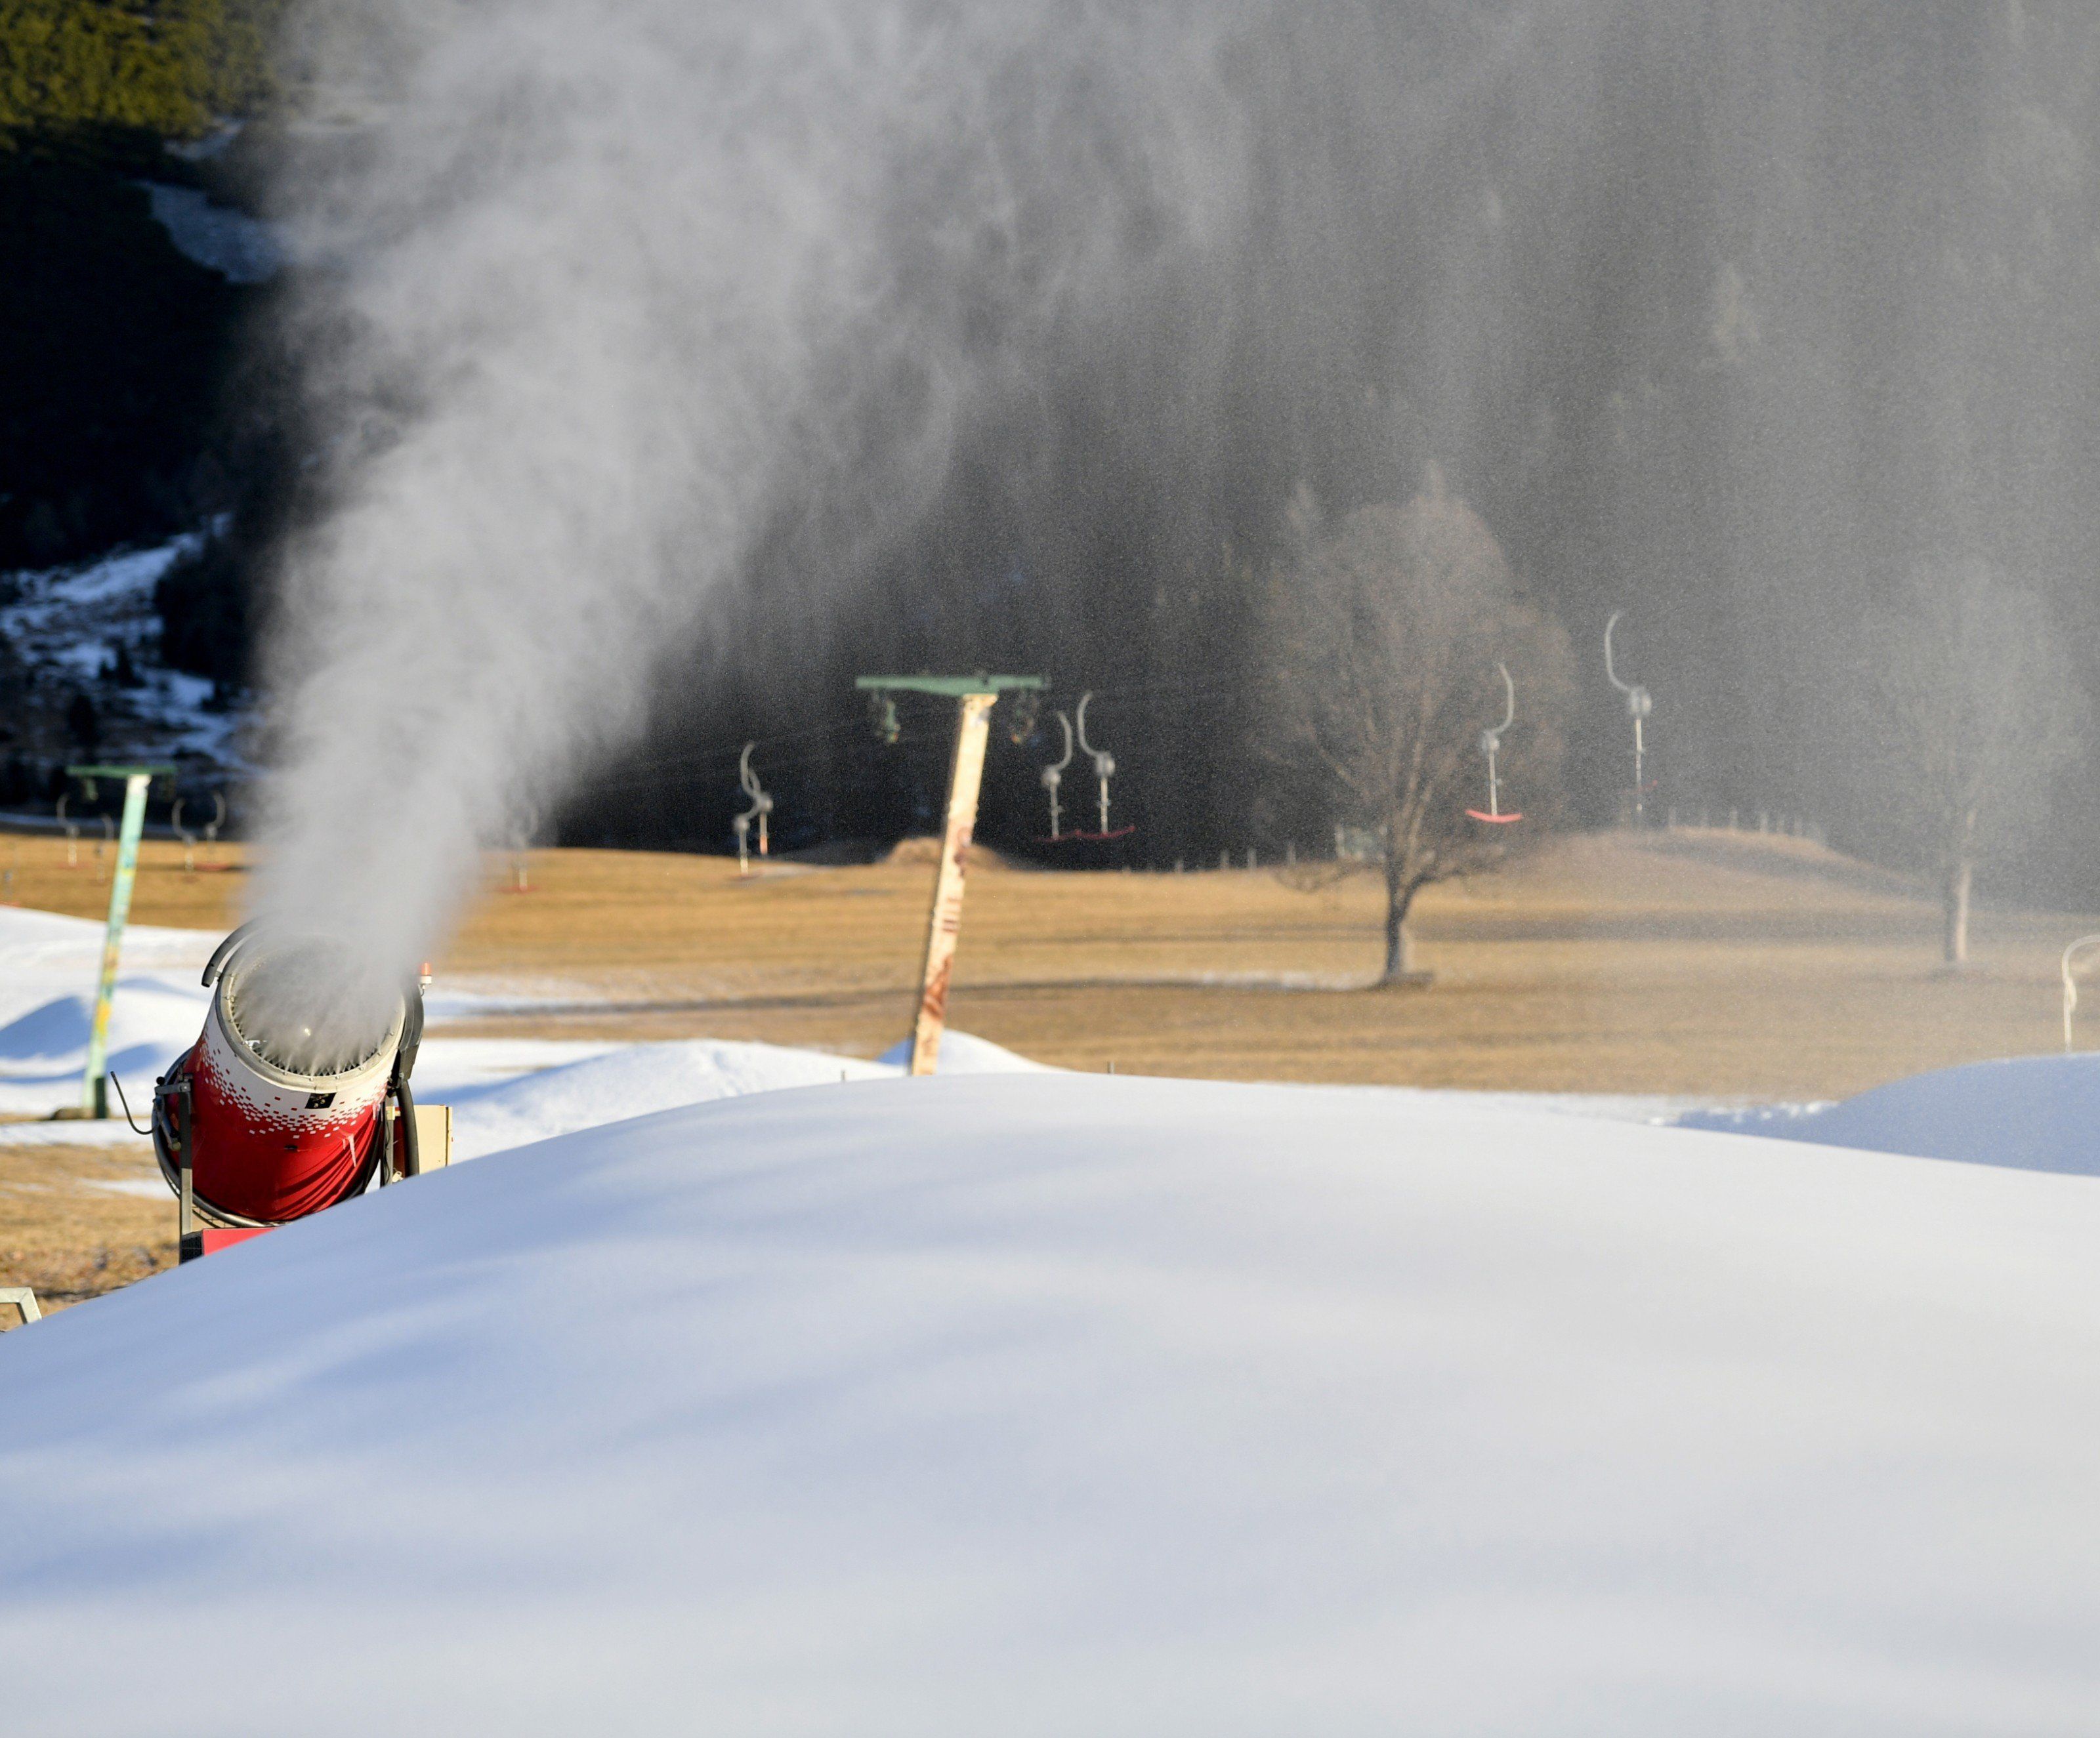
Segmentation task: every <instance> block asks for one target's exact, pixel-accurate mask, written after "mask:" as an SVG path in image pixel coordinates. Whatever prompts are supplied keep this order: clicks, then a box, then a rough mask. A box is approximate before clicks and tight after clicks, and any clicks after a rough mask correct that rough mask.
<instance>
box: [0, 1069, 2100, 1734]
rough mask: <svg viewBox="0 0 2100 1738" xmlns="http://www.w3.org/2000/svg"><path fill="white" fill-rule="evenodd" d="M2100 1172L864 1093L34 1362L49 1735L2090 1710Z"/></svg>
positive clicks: (30, 1379) (1971, 1716)
mask: <svg viewBox="0 0 2100 1738" xmlns="http://www.w3.org/2000/svg"><path fill="white" fill-rule="evenodd" d="M2096 1246H2100V1186H2096V1185H2095V1184H2093V1183H2090V1182H2089V1181H2087V1180H2083V1179H2079V1178H2068V1177H2059V1176H2040V1175H2036V1174H2034V1173H2032V1172H2018V1171H2001V1170H1992V1169H1988V1168H1984V1167H1974V1166H1958V1165H1941V1164H1936V1163H1933V1162H1929V1161H1919V1160H1913V1159H1907V1158H1890V1157H1886V1156H1882V1155H1878V1154H1861V1153H1841V1152H1833V1151H1829V1150H1824V1149H1810V1148H1806V1147H1789V1146H1785V1145H1772V1144H1769V1143H1761V1142H1753V1141H1748V1140H1740V1139H1737V1138H1735V1137H1732V1136H1717V1135H1708V1134H1697V1133H1687V1132H1685V1131H1680V1130H1675V1129H1667V1128H1644V1127H1630V1126H1626V1125H1619V1124H1611V1123H1600V1122H1593V1121H1584V1120H1581V1119H1577V1118H1566V1117H1554V1116H1544V1115H1535V1114H1522V1113H1517V1112H1512V1111H1499V1110H1492V1109H1483V1108H1481V1107H1479V1106H1477V1105H1472V1106H1468V1105H1436V1104H1430V1103H1423V1104H1416V1105H1410V1106H1408V1107H1406V1108H1405V1109H1404V1110H1397V1109H1396V1107H1395V1106H1394V1105H1392V1103H1391V1102H1389V1101H1380V1100H1379V1099H1376V1098H1374V1097H1372V1096H1368V1095H1363V1094H1350V1093H1344V1092H1326V1091H1322V1090H1318V1089H1309V1088H1290V1087H1223V1086H1216V1085H1211V1084H1206V1083H1177V1082H1162V1081H1149V1080H1140V1079H1127V1078H1126V1079H1106V1078H1103V1077H1100V1076H1078V1075H1054V1074H1044V1075H1010V1076H1007V1077H1004V1078H997V1079H995V1078H975V1079H971V1078H957V1079H946V1080H930V1081H885V1082H876V1083H868V1084H866V1085H849V1086H840V1085H836V1084H832V1085H827V1086H825V1087H821V1088H818V1089H817V1090H814V1091H806V1092H773V1093H768V1094H765V1095H762V1096H755V1097H747V1098H741V1099H735V1100H729V1101H722V1102H720V1103H717V1104H713V1105H704V1106H699V1107H696V1108H693V1109H683V1110H679V1111H675V1112H671V1113H668V1114H663V1115H660V1116H656V1117H652V1118H646V1119H644V1120H641V1121H637V1122H633V1123H624V1124H620V1125H616V1126H614V1127H606V1128H601V1129H597V1130H594V1131H590V1132H589V1133H586V1134H581V1135H577V1136H569V1137H567V1138H564V1139H562V1140H555V1141H551V1142H548V1143H546V1144H544V1145H539V1146H536V1147H533V1148H529V1149H525V1150H523V1151H522V1152H519V1153H517V1154H512V1155H510V1157H508V1158H505V1159H504V1160H503V1161H501V1162H495V1163H488V1164H476V1165H469V1166H464V1167H459V1168H457V1169H455V1170H452V1171H447V1172H443V1173H441V1174H439V1175H436V1176H431V1177H430V1178H427V1179H425V1180H421V1181H419V1182H417V1183H414V1184H408V1185H407V1186H404V1187H402V1188H399V1189H389V1190H387V1191H386V1192H385V1193H382V1194H380V1195H378V1196H377V1197H373V1198H368V1199H365V1200H362V1201H360V1202H354V1203H351V1204H350V1205H349V1206H344V1207H342V1208H339V1209H337V1210H336V1211H332V1212H330V1213H328V1214H324V1215H321V1216H320V1218H318V1219H315V1220H311V1221H308V1222H306V1223H304V1224H298V1225H295V1226H293V1227H291V1228H289V1229H285V1230H281V1231H278V1232H274V1233H271V1234H270V1235H269V1236H267V1237H262V1238H261V1239H258V1240H257V1241H256V1242H251V1243H248V1244H245V1245H243V1246H240V1247H238V1248H236V1249H234V1250H232V1251H228V1252H227V1253H224V1254H222V1255H214V1256H213V1257H211V1258H210V1259H208V1260H206V1261H205V1262H203V1263H201V1264H196V1265H193V1266H192V1267H190V1268H184V1269H183V1270H181V1271H179V1272H177V1273H170V1274H167V1275H164V1276H162V1277H158V1278H156V1279H152V1280H149V1281H146V1282H144V1283H143V1284H141V1285H139V1286H134V1287H131V1288H130V1289H129V1290H125V1291H123V1292H121V1293H118V1294H117V1295H113V1296H111V1297H108V1298H106V1299H101V1300H99V1301H97V1302H95V1303H88V1304H86V1305H83V1306H82V1307H81V1308H77V1309H74V1310H70V1311H68V1312H65V1313H64V1315H62V1316H60V1317H55V1318H54V1319H52V1320H51V1321H46V1322H45V1323H43V1324H42V1325H40V1326H36V1327H34V1328H30V1329H26V1330H21V1331H20V1332H16V1333H11V1334H6V1335H4V1336H0V1395H4V1396H5V1398H6V1406H5V1427H4V1429H0V1685H4V1686H5V1687H6V1706H7V1716H6V1726H7V1731H8V1732H9V1734H10V1735H11V1738H33V1735H46V1734H48V1735H59V1734H65V1735H68V1738H70V1735H73V1734H77V1733H79V1732H82V1731H126V1732H129V1731H139V1732H145V1731H150V1732H153V1733H155V1734H158V1735H176V1734H206V1733H209V1734H212V1735H214V1738H218V1735H225V1734H238V1733H271V1734H276V1733H285V1732H298V1733H301V1734H314V1733H320V1734H334V1733H343V1734H351V1733H355V1734H360V1735H369V1734H371V1733H373V1732H382V1731H404V1732H407V1731H435V1732H445V1733H448V1734H480V1733H487V1734H501V1735H505V1738H517V1735H519V1734H527V1733H562V1734H574V1733H577V1732H635V1731H664V1732H671V1731H676V1732H704V1733H708V1734H740V1733H758V1732H764V1733H766V1734H768V1735H783V1734H784V1735H799V1734H825V1735H838V1738H847V1735H851V1738H883V1735H905V1734H911V1735H913V1738H926V1735H933V1734H959V1735H960V1734H968V1735H970V1738H982V1735H985V1734H994V1733H995V1734H999V1735H1000V1738H1008V1735H1024V1738H1027V1735H1037V1734H1041V1735H1050V1734H1057V1735H1061V1738H1065V1735H1071V1734H1079V1733H1084V1734H1087V1735H1096V1734H1105V1735H1123V1734H1128V1735H1132V1738H1136V1735H1144V1738H1161V1735H1177V1734H1188V1735H1191V1738H1194V1735H1201V1738H1220V1735H1237V1734H1249V1735H1252V1734H1275V1733H1279V1732H1293V1733H1296V1732H1304V1733H1308V1734H1318V1735H1321V1738H1329V1735H1338V1734H1358V1733H1361V1734H1366V1735H1368V1734H1378V1735H1380V1738H1389V1735H1391V1734H1394V1733H1435V1734H1446V1733H1498V1734H1501V1733H1508V1734H1519V1733H1521V1734H1524V1735H1527V1738H1536V1735H1540V1734H1557V1733H1578V1732H1579V1733H1598V1732H1607V1731H1608V1732H1611V1733H1612V1734H1615V1735H1617V1734H1656V1735H1665V1734H1666V1735H1669V1738H1683V1735H1684V1734H1687V1733H1694V1732H1696V1733H1729V1734H1733V1733H1741V1734H1757V1735H1762V1734H1766V1733H1772V1732H1811V1733H1825V1732H1829V1733H1835V1732H1840V1731H1842V1732H1844V1733H1846V1734H1848V1735H1857V1734H1865V1733H1874V1734H1878V1733H1887V1734H1891V1735H1894V1734H1901V1735H1903V1738H1921V1735H1927V1734H1955V1733H1960V1734H1964V1735H1970V1734H1974V1733H1978V1732H1990V1733H1993V1734H2000V1733H2019V1734H2035V1733H2064V1734H2070V1733H2079V1734H2081V1735H2083V1734H2089V1733H2091V1732H2092V1731H2094V1730H2095V1729H2096V1727H2100V1650H2096V1649H2095V1648H2093V1634H2095V1633H2096V1629H2100V1482H2097V1481H2096V1480H2094V1479H2093V1476H2092V1458H2093V1444H2094V1442H2095V1441H2096V1440H2100V1356H2096V1355H2095V1354H2096V1352H2100V1263H2096V1262H2095V1261H2094V1259H2093V1251H2094V1249H2095V1247H2096Z"/></svg>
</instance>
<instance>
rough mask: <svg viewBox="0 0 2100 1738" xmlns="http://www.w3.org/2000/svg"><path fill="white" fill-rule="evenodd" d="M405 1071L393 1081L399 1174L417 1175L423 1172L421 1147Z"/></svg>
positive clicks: (411, 1094)
mask: <svg viewBox="0 0 2100 1738" xmlns="http://www.w3.org/2000/svg"><path fill="white" fill-rule="evenodd" d="M406 1073H407V1071H406V1070H403V1075H402V1078H399V1079H396V1080H395V1083H394V1096H395V1100H396V1101H398V1102H399V1105H400V1107H401V1175H402V1176H404V1177H419V1176H421V1175H422V1174H423V1149H422V1145H421V1142H419V1141H418V1140H417V1137H416V1099H415V1095H414V1094H413V1093H412V1092H409V1090H408V1080H407V1079H406Z"/></svg>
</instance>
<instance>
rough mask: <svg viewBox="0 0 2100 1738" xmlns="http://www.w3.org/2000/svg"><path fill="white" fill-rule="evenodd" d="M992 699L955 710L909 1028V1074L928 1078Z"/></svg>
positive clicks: (959, 914) (937, 1045) (971, 697)
mask: <svg viewBox="0 0 2100 1738" xmlns="http://www.w3.org/2000/svg"><path fill="white" fill-rule="evenodd" d="M998 698H999V696H998V695H996V694H966V695H963V696H962V697H961V699H960V703H959V704H958V706H957V708H956V716H955V760H954V761H953V762H952V763H951V765H950V767H949V770H948V818H947V825H946V828H945V829H944V830H943V832H942V836H941V860H940V863H939V865H938V867H936V869H935V870H934V871H933V912H932V915H930V917H929V919H928V920H927V924H926V963H925V966H924V969H923V970H922V971H921V972H920V974H919V1016H918V1018H917V1020H916V1021H915V1022H914V1023H913V1025H912V1028H911V1072H912V1073H913V1074H932V1073H933V1066H934V1064H935V1063H936V1062H937V1061H938V1060H939V1058H940V1054H941V1033H942V1029H943V1028H944V1027H945V1026H946V1025H947V1022H948V980H949V977H950V976H951V973H953V972H954V970H955V942H956V939H957V937H959V936H960V934H961V933H962V928H963V871H964V859H965V858H967V857H968V854H969V849H970V835H971V834H972V833H973V832H975V831H976V829H977V791H978V788H979V787H980V786H982V783H984V759H985V739H986V736H987V735H988V734H990V729H989V726H990V718H991V708H992V703H993V702H994V701H995V700H996V699H998Z"/></svg>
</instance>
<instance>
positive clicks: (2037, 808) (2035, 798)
mask: <svg viewBox="0 0 2100 1738" xmlns="http://www.w3.org/2000/svg"><path fill="white" fill-rule="evenodd" d="M1866 658H1867V661H1868V664H1869V665H1870V667H1871V668H1872V669H1873V672H1874V679H1873V682H1872V684H1871V691H1872V693H1873V699H1874V701H1875V711H1874V713H1873V718H1872V720H1871V721H1870V722H1869V724H1868V737H1867V742H1868V748H1869V751H1870V752H1869V761H1870V765H1871V766H1872V768H1873V771H1874V773H1875V774H1876V787H1877V794H1878V796H1879V797H1880V799H1881V801H1880V808H1881V810H1882V818H1883V820H1884V822H1885V823H1886V824H1888V825H1889V826H1890V827H1891V828H1892V830H1893V832H1895V835H1896V837H1897V839H1898V840H1899V842H1900V844H1901V845H1902V846H1903V848H1904V849H1906V851H1907V852H1908V854H1909V856H1910V857H1911V858H1912V860H1913V862H1916V863H1917V865H1918V866H1919V867H1921V868H1925V869H1927V870H1929V871H1930V872H1931V873H1932V875H1933V877H1934V879H1935V882H1936V884H1937V885H1938V889H1939V897H1940V903H1941V906H1942V910H1943V915H1944V928H1943V951H1944V955H1945V958H1946V961H1947V963H1948V964H1949V965H1960V964H1963V963H1964V962H1965V961H1966V960H1967V959H1968V957H1969V904H1970V893H1971V890H1972V889H1973V887H1974V882H1975V877H1976V869H1977V866H1978V864H1979V862H1986V861H1988V859H1989V858H1991V857H1992V856H1994V855H2002V854H2005V853H2008V852H2010V851H2014V850H2017V849H2018V848H2019V846H2020V845H2023V843H2024V842H2026V840H2027V839H2028V838H2030V837H2031V836H2032V832H2033V830H2034V828H2035V827H2036V825H2037V824H2038V823H2040V821H2041V820H2043V819H2044V818H2045V817H2046V816H2047V814H2048V812H2049V784H2050V781H2051V779H2053V778H2054V776H2055V774H2057V772H2058V770H2060V769H2061V767H2062V766H2063V763H2064V761H2066V760H2067V758H2068V757H2070V756H2071V754H2072V753H2073V752H2076V748H2077V746H2078V741H2079V738H2080V734H2081V731H2082V727H2083V722H2084V717H2085V700H2084V697H2083V696H2082V695H2081V694H2080V691H2079V688H2078V685H2077V682H2076V677H2074V675H2073V673H2072V671H2071V660H2070V659H2069V658H2068V656H2067V655H2066V652H2065V649H2064V647H2063V642H2062V641H2061V640H2060V639H2059V637H2058V634H2057V632H2056V629H2055V626H2054V623H2053V622H2052V621H2051V620H2050V616H2049V608H2048V606H2047V605H2046V604H2045V602H2043V600H2042V599H2041V598H2040V596H2039V595H2038V594H2036V593H2033V592H2030V591H2027V590H2025V589H2023V588H2021V587H2020V586H2018V585H2016V584H2013V583H2012V582H2011V581H2010V580H2008V579H2007V578H2006V577H2005V576H2004V575H2003V574H2002V573H2001V572H1999V571H1997V570H1996V568H1994V567H1992V566H1991V565H1990V564H1989V563H1988V562H1982V561H1968V562H1933V563H1926V564H1924V565H1921V566H1920V567H1917V569H1916V570H1915V571H1913V574H1912V576H1911V578H1910V580H1909V583H1908V585H1907V586H1906V587H1905V588H1904V593H1903V596H1902V598H1901V601H1900V603H1899V607H1897V608H1896V609H1895V610H1894V611H1891V612H1890V614H1888V615H1886V617H1885V618H1884V619H1883V620H1881V621H1879V622H1878V623H1876V624H1873V632H1872V633H1871V635H1870V637H1869V640H1868V649H1867V653H1866Z"/></svg>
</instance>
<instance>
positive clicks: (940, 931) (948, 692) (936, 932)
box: [854, 675, 1050, 1074]
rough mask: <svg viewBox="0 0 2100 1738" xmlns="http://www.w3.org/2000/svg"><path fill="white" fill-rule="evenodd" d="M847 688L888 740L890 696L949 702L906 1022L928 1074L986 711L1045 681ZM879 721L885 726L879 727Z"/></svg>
mask: <svg viewBox="0 0 2100 1738" xmlns="http://www.w3.org/2000/svg"><path fill="white" fill-rule="evenodd" d="M854 686H855V687H856V688H858V689H859V690H861V691H862V693H864V694H867V695H869V696H870V703H871V704H876V702H880V710H879V712H878V715H877V716H878V722H877V726H876V728H877V731H878V733H879V734H884V735H885V740H886V741H889V742H894V741H895V740H896V739H897V737H896V723H897V705H896V699H895V696H896V695H898V694H932V695H940V696H941V697H942V698H943V699H951V700H953V701H955V752H954V754H953V756H952V757H951V759H950V761H949V763H948V802H947V807H946V811H945V813H946V821H945V823H944V824H943V826H942V832H941V856H940V860H939V862H938V863H937V866H936V867H935V868H934V871H933V909H932V911H931V912H930V913H929V915H928V918H927V922H926V952H925V957H924V963H923V964H922V965H921V966H920V973H919V1007H918V1011H917V1012H916V1013H915V1015H914V1016H913V1017H912V1022H911V1073H912V1074H932V1073H933V1070H934V1067H935V1065H936V1064H937V1062H938V1061H939V1059H940V1054H941V1034H942V1031H943V1030H945V1029H946V1026H947V1021H948V980H949V978H950V977H951V974H952V973H953V972H954V970H955V945H956V942H957V940H958V938H959V937H960V935H961V933H962V928H963V870H964V859H965V858H967V857H968V854H969V849H970V836H971V835H972V834H973V832H976V830H977V792H979V791H980V790H981V789H982V787H983V784H984V758H985V739H986V736H987V735H988V734H990V719H991V709H992V708H993V707H994V706H995V705H996V704H998V701H999V695H1002V694H1006V693H1009V692H1012V691H1014V690H1021V691H1022V692H1026V691H1028V690H1040V689H1043V688H1047V687H1048V686H1050V682H1049V678H1048V677H1043V676H983V675H979V676H862V677H855V678H854ZM885 726H887V727H888V729H887V731H886V732H885V729H884V727H885Z"/></svg>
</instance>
